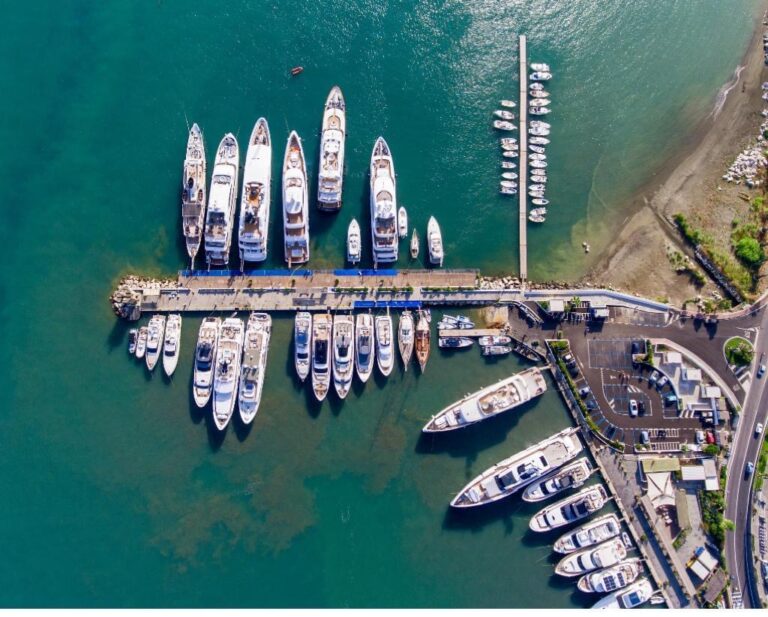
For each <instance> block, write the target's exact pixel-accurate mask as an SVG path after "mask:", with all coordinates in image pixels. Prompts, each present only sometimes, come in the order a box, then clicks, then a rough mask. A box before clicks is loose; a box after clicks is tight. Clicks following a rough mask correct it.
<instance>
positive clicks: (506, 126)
mask: <svg viewBox="0 0 768 617" xmlns="http://www.w3.org/2000/svg"><path fill="white" fill-rule="evenodd" d="M493 128H495V129H498V130H499V131H514V130H515V129H517V126H515V125H514V124H512V123H511V122H508V121H507V120H494V121H493Z"/></svg>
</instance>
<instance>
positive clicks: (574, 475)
mask: <svg viewBox="0 0 768 617" xmlns="http://www.w3.org/2000/svg"><path fill="white" fill-rule="evenodd" d="M545 214H546V213H545ZM591 474H592V466H591V465H590V464H589V460H588V459H587V458H580V459H579V460H578V461H575V462H573V463H571V464H570V465H566V466H565V467H563V468H561V469H559V470H558V471H556V472H555V473H553V474H551V475H549V476H547V477H546V478H542V479H541V480H540V481H539V482H536V483H534V484H529V485H528V487H527V488H526V489H525V492H523V501H528V502H532V503H535V502H537V501H544V500H545V499H549V498H550V497H552V496H553V495H557V494H558V493H561V492H562V491H565V490H569V489H574V488H580V487H581V486H582V485H583V484H584V483H585V482H586V481H587V479H588V478H589V476H590V475H591Z"/></svg>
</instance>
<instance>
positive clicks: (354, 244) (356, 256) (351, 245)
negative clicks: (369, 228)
mask: <svg viewBox="0 0 768 617" xmlns="http://www.w3.org/2000/svg"><path fill="white" fill-rule="evenodd" d="M361 255H362V246H361V235H360V225H359V224H358V223H357V221H356V220H355V219H352V221H351V222H350V223H349V227H348V228H347V261H348V262H349V263H351V264H356V263H359V262H360V257H361Z"/></svg>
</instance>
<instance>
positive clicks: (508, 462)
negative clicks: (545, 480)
mask: <svg viewBox="0 0 768 617" xmlns="http://www.w3.org/2000/svg"><path fill="white" fill-rule="evenodd" d="M578 430H579V429H578V428H576V427H573V428H567V429H565V430H564V431H560V432H559V433H557V434H556V435H553V436H552V437H548V438H547V439H545V440H544V441H541V442H539V443H537V444H535V445H533V446H531V447H530V448H527V449H525V450H523V451H522V452H518V453H517V454H514V455H512V456H510V457H509V458H507V459H504V460H503V461H500V462H499V463H497V464H496V465H494V466H493V467H491V468H490V469H487V470H485V471H484V472H483V473H481V474H480V475H479V476H477V477H476V478H475V479H474V480H472V481H471V482H470V483H469V484H467V485H466V486H465V487H464V488H463V489H461V491H460V492H459V494H458V495H456V497H454V499H453V500H452V501H451V506H452V507H454V508H472V507H476V506H482V505H485V504H489V503H493V502H495V501H499V500H500V499H504V498H505V497H508V496H509V495H512V494H513V493H515V492H517V491H518V490H520V489H521V488H523V487H524V486H526V485H527V484H530V483H531V482H533V481H534V480H536V478H540V477H541V476H543V475H545V474H547V473H550V472H551V471H553V470H554V469H557V468H558V467H560V465H563V464H564V463H567V462H568V461H570V460H572V459H573V458H574V457H575V456H577V455H578V454H579V453H580V452H581V451H582V449H583V446H582V444H581V441H580V440H579V436H578Z"/></svg>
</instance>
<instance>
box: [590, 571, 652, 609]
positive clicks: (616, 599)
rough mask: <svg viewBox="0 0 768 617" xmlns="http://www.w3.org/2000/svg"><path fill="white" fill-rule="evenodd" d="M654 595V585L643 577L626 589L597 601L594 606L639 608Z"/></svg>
mask: <svg viewBox="0 0 768 617" xmlns="http://www.w3.org/2000/svg"><path fill="white" fill-rule="evenodd" d="M651 596H653V587H652V586H651V583H650V581H649V580H648V579H647V578H641V579H640V580H638V581H637V582H635V583H632V584H631V585H629V586H628V587H625V588H624V589H618V590H617V591H614V592H613V593H612V594H609V595H607V596H605V597H604V598H601V599H600V600H598V601H597V603H596V604H594V605H593V606H592V608H607V609H615V608H637V607H638V606H641V605H643V604H645V603H646V602H647V601H648V600H650V599H651Z"/></svg>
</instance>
